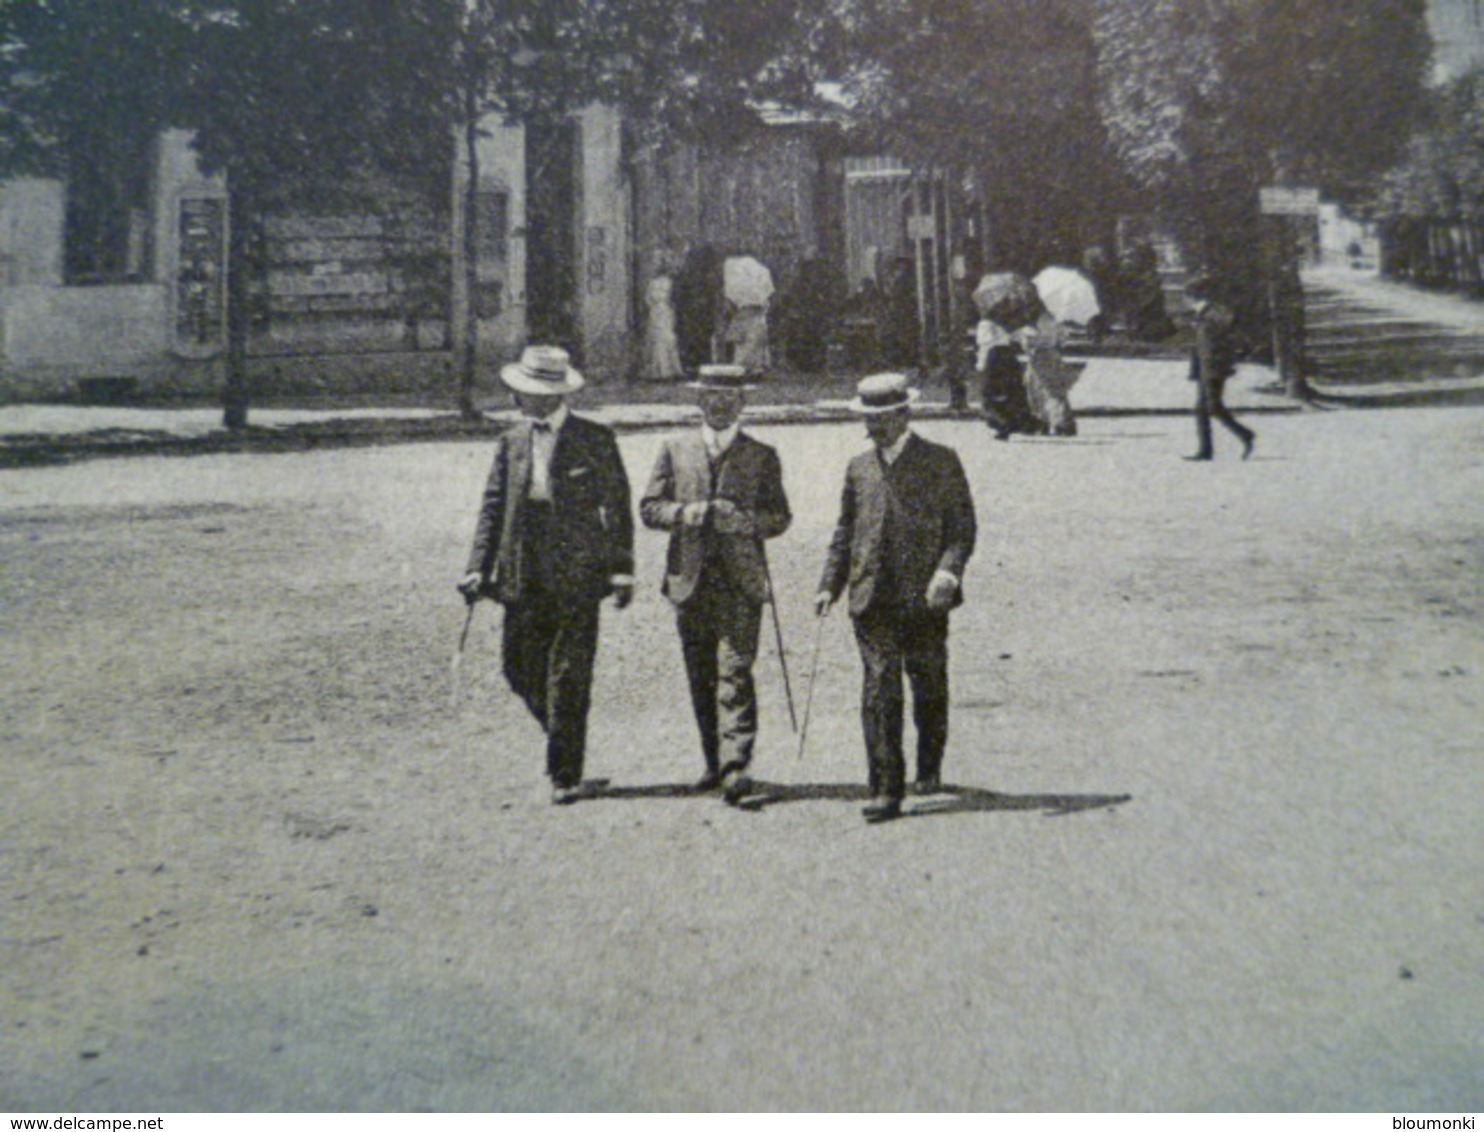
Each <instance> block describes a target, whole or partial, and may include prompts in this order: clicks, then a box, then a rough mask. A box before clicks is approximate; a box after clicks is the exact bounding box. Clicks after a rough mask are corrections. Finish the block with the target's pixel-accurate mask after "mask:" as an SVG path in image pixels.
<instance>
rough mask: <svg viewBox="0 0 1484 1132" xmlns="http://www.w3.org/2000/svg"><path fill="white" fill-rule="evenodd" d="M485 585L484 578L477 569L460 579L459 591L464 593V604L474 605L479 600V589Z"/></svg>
mask: <svg viewBox="0 0 1484 1132" xmlns="http://www.w3.org/2000/svg"><path fill="white" fill-rule="evenodd" d="M483 586H484V578H483V577H481V576H480V574H479V572H478V571H477V570H471V571H470V572H469V573H467V574H465V575H464V576H463V577H462V578H460V579H459V584H458V587H457V588H458V591H459V593H461V594H463V595H464V604H465V605H473V604H474V603H475V602H476V601H478V600H479V591H480V590H481V589H482V588H483Z"/></svg>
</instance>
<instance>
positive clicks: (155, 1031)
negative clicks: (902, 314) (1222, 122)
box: [0, 409, 1484, 1113]
mask: <svg viewBox="0 0 1484 1132" xmlns="http://www.w3.org/2000/svg"><path fill="white" fill-rule="evenodd" d="M1251 422H1252V423H1253V424H1255V425H1256V427H1257V428H1258V430H1259V433H1260V439H1259V443H1258V448H1257V454H1256V457H1255V458H1254V459H1253V460H1252V461H1251V462H1249V463H1247V464H1242V463H1240V462H1238V461H1237V460H1236V459H1235V455H1234V453H1233V452H1232V450H1231V449H1230V448H1229V447H1228V448H1226V449H1224V450H1221V455H1220V458H1219V460H1218V462H1216V463H1214V464H1208V465H1197V464H1188V463H1185V462H1183V461H1181V460H1179V459H1178V456H1179V454H1180V453H1182V452H1185V451H1188V450H1189V447H1188V446H1189V445H1190V444H1191V443H1192V442H1193V436H1192V432H1193V430H1192V426H1191V423H1190V421H1189V420H1188V419H1185V418H1170V417H1151V418H1112V419H1110V418H1103V419H1096V420H1088V421H1085V422H1084V424H1083V435H1082V436H1081V437H1079V438H1077V439H1076V440H1071V441H1039V442H1037V441H1026V440H1016V441H1014V442H1012V443H1010V444H994V443H992V442H991V441H990V440H989V439H988V438H987V436H986V434H985V432H984V430H983V428H982V426H975V425H972V424H967V423H947V422H931V423H927V424H924V425H923V426H922V431H924V432H925V433H926V434H927V435H929V436H932V437H934V438H937V439H942V440H946V441H948V442H950V443H954V444H955V445H957V446H958V447H959V449H960V451H961V452H962V454H963V455H964V457H965V462H966V464H967V466H968V468H969V473H970V478H971V481H972V482H973V485H974V488H975V491H976V495H977V501H978V507H979V516H980V521H981V543H980V548H979V552H978V554H977V555H976V557H975V559H974V561H973V562H972V563H971V565H970V568H969V574H968V577H967V581H966V591H967V603H966V605H965V606H964V608H963V609H962V610H961V611H960V612H959V613H958V614H956V615H955V620H954V627H953V635H952V639H951V649H952V657H953V660H952V664H953V667H952V680H953V688H954V707H953V717H952V726H953V732H952V735H951V738H950V742H949V753H948V761H947V764H946V766H945V768H944V769H945V778H946V779H947V780H948V781H950V782H952V783H954V784H956V786H957V787H959V790H958V792H957V793H954V794H949V795H946V796H944V797H941V798H935V799H914V800H912V803H911V807H910V808H911V809H912V811H913V813H912V815H911V816H909V817H908V818H907V819H905V820H902V821H898V822H895V823H891V824H888V825H885V826H877V827H867V826H866V825H865V824H864V823H863V822H862V820H861V818H860V816H859V808H860V804H861V801H862V800H863V797H864V788H863V783H864V778H865V759H864V755H863V752H862V749H861V741H860V735H859V723H858V718H857V715H856V706H855V704H856V696H857V691H858V681H859V664H858V660H857V658H856V654H855V646H854V643H853V641H852V640H851V638H850V634H849V630H848V625H847V623H846V620H845V619H844V618H843V617H842V616H841V615H840V614H839V613H836V614H835V615H834V616H833V617H832V618H831V619H830V621H829V622H828V623H827V625H826V631H825V634H824V637H823V648H822V660H821V664H820V668H819V678H818V684H817V694H816V698H815V702H814V710H813V724H812V727H811V737H810V742H809V746H808V750H807V752H806V753H805V756H804V758H803V759H802V760H799V759H797V758H796V757H795V750H794V740H793V738H792V736H791V735H790V734H789V730H788V724H787V714H786V711H785V709H784V703H783V695H782V685H781V682H780V680H779V677H778V668H777V658H776V655H775V649H774V648H773V646H772V643H771V630H770V631H769V634H768V635H767V637H765V644H764V647H763V653H762V656H761V658H760V661H759V684H760V694H761V696H762V701H763V702H762V706H763V711H764V721H763V728H764V730H763V735H762V740H761V742H760V744H759V755H758V763H757V767H756V769H757V772H758V774H759V776H760V777H761V778H762V779H764V780H765V782H766V783H767V784H768V787H769V792H768V793H767V794H765V795H764V796H763V798H762V800H761V801H762V804H761V805H759V806H758V807H757V808H756V809H754V810H752V811H739V810H732V809H728V808H727V807H725V806H723V805H722V804H721V803H720V802H719V801H717V800H716V799H715V798H714V797H697V796H691V795H689V794H688V793H687V791H686V790H685V789H684V784H686V783H689V782H691V781H693V780H694V779H695V777H696V776H697V774H698V773H699V771H700V769H701V762H700V756H699V752H698V748H697V743H696V740H695V737H694V734H693V724H692V722H691V720H690V718H689V709H688V706H687V704H686V702H685V698H684V691H683V689H684V683H683V675H682V668H681V661H680V654H679V646H678V644H677V642H676V639H675V632H674V626H673V619H672V617H671V615H670V613H669V611H668V608H667V607H666V605H665V603H664V601H663V599H662V598H661V597H660V596H659V594H658V592H657V583H658V577H659V571H660V558H661V552H662V549H663V542H664V540H663V538H662V537H661V536H659V535H657V534H654V533H652V532H647V531H643V530H641V531H640V532H639V535H638V540H639V543H638V545H639V569H640V576H641V582H642V583H643V585H642V588H641V591H640V594H639V597H638V598H637V599H636V601H635V603H634V605H633V607H631V608H630V609H629V610H628V611H626V612H624V613H613V612H612V611H611V610H610V611H606V612H605V614H604V618H605V620H604V627H603V638H602V643H601V651H600V655H599V661H598V676H597V686H596V688H595V702H594V708H593V717H592V718H593V728H594V734H593V737H592V742H591V744H590V747H591V749H590V754H589V760H588V772H589V774H590V775H592V776H597V777H602V778H606V779H609V780H610V783H611V784H610V787H609V789H608V791H607V793H606V794H605V795H604V796H601V797H598V798H595V799H592V800H588V801H583V802H581V803H579V804H578V805H576V806H573V807H570V808H554V807H552V806H550V805H549V804H548V802H547V794H546V790H545V788H544V786H545V782H544V779H543V777H542V773H541V771H542V759H541V755H540V745H539V735H538V733H537V731H536V728H535V726H534V725H533V724H532V723H531V722H530V721H529V720H528V719H527V718H526V717H525V715H524V714H523V712H522V710H520V709H519V708H518V705H517V704H516V702H515V701H514V700H513V698H512V697H510V696H509V695H508V693H507V692H506V691H505V689H504V687H503V685H502V683H501V681H500V679H499V674H498V649H497V644H498V637H497V633H496V629H497V627H498V623H499V620H498V619H499V614H498V612H497V610H496V609H495V607H493V606H489V605H483V606H481V607H480V608H479V611H478V615H477V618H476V622H475V628H474V632H473V634H472V635H471V638H470V644H469V648H468V651H467V654H466V656H465V658H464V661H463V664H462V667H461V668H460V669H459V671H458V672H457V673H456V674H454V673H452V672H451V670H450V663H449V662H450V658H451V656H452V653H453V649H454V645H455V643H456V641H457V638H458V631H459V627H460V624H461V623H462V619H463V606H462V603H461V602H460V601H459V600H458V598H457V595H456V594H455V593H454V590H453V583H454V582H455V581H456V580H457V578H458V576H459V574H460V573H461V571H462V567H463V562H464V555H465V552H466V548H467V543H468V538H469V535H470V533H471V530H472V521H473V512H474V507H475V504H476V501H477V498H478V493H479V490H480V487H481V485H482V482H483V478H484V474H485V470H486V461H487V446H484V445H427V446H413V447H403V448H387V449H379V450H356V451H332V452H317V453H308V454H299V455H275V456H233V457H199V458H190V459H140V460H118V461H108V462H99V463H92V464H85V465H79V466H75V467H67V468H56V469H45V470H35V471H7V472H4V473H0V554H3V563H4V566H3V582H0V595H3V599H4V605H3V626H0V627H3V633H4V645H3V649H0V679H3V687H4V689H5V694H4V697H3V704H0V740H3V758H0V850H3V858H0V861H3V864H0V876H3V890H0V893H3V909H4V914H3V917H0V1033H3V1038H0V1109H11V1110H17V1109H18V1110H43V1111H54V1112H62V1113H65V1112H67V1111H124V1110H134V1111H137V1112H149V1111H174V1110H182V1109H184V1110H190V1109H224V1110H236V1109H293V1110H303V1109H316V1108H328V1109H418V1108H431V1109H529V1108H609V1109H612V1108H639V1109H680V1108H700V1109H738V1108H740V1109H759V1108H761V1109H783V1108H787V1109H863V1108H869V1109H877V1108H882V1109H1002V1110H1020V1109H1028V1110H1048V1109H1056V1110H1082V1109H1096V1110H1122V1109H1153V1110H1183V1109H1197V1110H1200V1109H1273V1108H1277V1109H1321V1110H1332V1109H1338V1110H1346V1109H1361V1110H1379V1111H1394V1112H1407V1111H1418V1110H1463V1111H1477V1110H1479V1109H1481V1108H1484V834H1481V819H1480V814H1481V802H1484V728H1481V718H1484V712H1481V708H1484V503H1481V500H1484V413H1481V412H1479V411H1477V410H1468V409H1463V410H1460V409H1453V410H1410V411H1391V412H1356V411H1349V412H1346V411H1339V412H1328V413H1304V414H1293V415H1284V416H1263V417H1255V416H1254V417H1253V418H1251ZM760 435H762V437H763V438H764V439H766V440H769V441H770V442H773V443H776V444H778V445H779V446H780V448H781V450H782V453H783V458H784V466H785V472H786V476H787V484H788V489H789V493H790V495H791V497H792V501H793V504H794V507H795V510H796V512H797V519H796V523H795V526H794V528H793V530H792V531H790V532H789V533H788V534H787V535H785V536H784V537H783V538H782V539H780V540H778V541H777V542H776V543H774V544H773V546H772V554H773V572H774V576H775V579H776V581H777V584H778V586H779V588H780V591H781V598H782V600H781V609H782V613H783V620H784V626H785V630H786V632H787V633H788V649H789V660H790V667H791V670H792V674H793V676H794V680H795V684H796V691H797V692H799V693H800V699H801V700H802V691H803V684H804V682H805V678H806V676H807V672H808V668H809V656H810V649H811V646H812V623H811V618H810V616H809V613H808V607H809V602H810V598H811V597H812V594H813V590H814V583H815V581H816V580H817V574H818V570H819V566H820V562H821V557H822V552H823V548H824V544H825V541H826V539H827V537H828V531H829V528H830V526H831V524H832V523H833V519H834V508H835V503H836V498H837V492H838V487H839V482H840V477H841V474H842V472H843V467H844V462H845V459H846V457H847V456H848V455H849V454H850V453H851V452H853V451H856V450H858V449H859V448H860V447H861V446H862V445H863V443H864V439H863V436H862V434H861V432H860V430H859V428H858V427H855V426H850V427H845V426H827V427H808V428H776V429H764V430H761V431H760ZM1226 439H1227V438H1226V437H1224V436H1223V437H1219V438H1218V445H1220V444H1221V442H1222V441H1224V440H1226ZM658 444H659V436H658V435H657V434H641V435H635V436H631V437H628V438H626V439H625V440H624V451H625V455H626V458H627V459H628V461H629V467H630V473H631V478H632V479H633V480H634V482H635V488H636V491H637V490H638V489H639V488H640V487H641V486H642V484H643V482H644V480H645V478H646V477H647V473H648V470H649V464H650V461H651V459H652V457H653V454H654V453H655V451H656V450H657V447H658Z"/></svg>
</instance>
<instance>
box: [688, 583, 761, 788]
mask: <svg viewBox="0 0 1484 1132" xmlns="http://www.w3.org/2000/svg"><path fill="white" fill-rule="evenodd" d="M676 624H677V625H678V627H679V629H680V648H681V651H682V653H683V654H684V656H685V674H686V677H687V679H688V680H689V682H690V702H691V707H692V708H693V709H694V710H695V713H696V726H697V727H698V728H699V729H700V732H701V754H702V755H703V756H704V757H705V759H706V769H707V770H708V771H712V772H716V771H719V770H723V769H736V770H742V769H744V768H745V767H746V766H747V765H748V764H749V763H750V762H751V761H752V747H753V743H754V741H755V740H756V739H757V691H756V689H755V688H754V686H753V680H752V666H753V663H754V662H755V661H756V660H757V642H758V632H759V630H760V628H761V626H762V607H761V606H759V605H758V604H757V603H755V602H754V601H752V600H751V599H750V598H748V597H747V596H746V595H745V594H743V593H742V592H741V591H740V590H738V589H737V587H736V586H735V585H733V584H732V582H731V580H730V579H729V578H727V577H726V575H725V573H724V572H723V571H722V570H720V569H717V568H716V567H714V566H713V567H712V568H710V569H708V570H707V571H706V572H705V573H703V574H702V576H701V582H700V585H698V586H697V588H696V590H695V592H694V593H692V594H691V596H690V598H689V600H687V601H686V603H685V604H684V605H682V606H681V607H680V608H679V610H678V611H677V616H676Z"/></svg>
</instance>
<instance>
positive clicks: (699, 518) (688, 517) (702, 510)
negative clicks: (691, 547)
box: [680, 503, 711, 527]
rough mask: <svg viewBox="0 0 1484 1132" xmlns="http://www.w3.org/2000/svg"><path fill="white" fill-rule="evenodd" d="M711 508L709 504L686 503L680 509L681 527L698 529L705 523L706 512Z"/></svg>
mask: <svg viewBox="0 0 1484 1132" xmlns="http://www.w3.org/2000/svg"><path fill="white" fill-rule="evenodd" d="M710 507H711V504H709V503H686V504H682V505H681V508H680V522H681V525H682V526H686V527H699V526H700V525H701V524H702V523H704V522H705V521H706V512H707V510H709V509H710Z"/></svg>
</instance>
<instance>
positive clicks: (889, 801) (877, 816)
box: [861, 795, 902, 825]
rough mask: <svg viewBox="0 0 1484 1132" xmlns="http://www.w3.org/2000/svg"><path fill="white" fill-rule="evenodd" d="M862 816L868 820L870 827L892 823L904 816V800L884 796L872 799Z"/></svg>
mask: <svg viewBox="0 0 1484 1132" xmlns="http://www.w3.org/2000/svg"><path fill="white" fill-rule="evenodd" d="M861 816H863V817H864V818H865V819H866V823H867V824H868V825H876V824H877V823H878V822H884V821H892V820H893V819H895V818H899V817H901V816H902V800H901V799H900V798H888V797H886V796H884V795H880V796H878V797H875V798H872V799H871V801H870V802H869V803H868V804H867V805H866V807H865V808H864V809H862V810H861Z"/></svg>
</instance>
